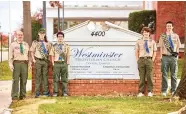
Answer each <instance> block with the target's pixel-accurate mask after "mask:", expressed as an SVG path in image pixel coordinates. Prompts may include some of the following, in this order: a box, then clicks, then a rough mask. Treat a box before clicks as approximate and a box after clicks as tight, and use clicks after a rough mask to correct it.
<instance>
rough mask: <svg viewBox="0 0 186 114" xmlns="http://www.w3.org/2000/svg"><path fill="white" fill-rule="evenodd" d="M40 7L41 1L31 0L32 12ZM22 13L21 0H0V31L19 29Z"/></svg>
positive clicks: (6, 31)
mask: <svg viewBox="0 0 186 114" xmlns="http://www.w3.org/2000/svg"><path fill="white" fill-rule="evenodd" d="M9 6H10V7H9ZM40 8H42V1H31V12H32V13H34V12H36V11H37V10H38V9H40ZM22 13H23V6H22V1H0V24H1V29H0V32H3V33H8V32H9V31H11V32H13V31H15V30H17V29H19V28H20V27H21V25H22V21H23V14H22Z"/></svg>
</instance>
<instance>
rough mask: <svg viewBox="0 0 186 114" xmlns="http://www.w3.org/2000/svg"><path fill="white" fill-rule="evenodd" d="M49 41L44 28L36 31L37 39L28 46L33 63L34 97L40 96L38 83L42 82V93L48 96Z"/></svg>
mask: <svg viewBox="0 0 186 114" xmlns="http://www.w3.org/2000/svg"><path fill="white" fill-rule="evenodd" d="M51 46H52V45H51V43H49V42H48V41H47V38H46V33H45V29H44V28H41V29H40V30H39V32H38V38H37V40H34V41H33V42H32V46H31V48H30V51H31V56H32V60H33V62H34V63H35V85H36V86H35V97H36V98H38V97H39V96H40V85H41V83H43V95H44V96H49V90H48V62H49V61H48V55H49V52H50V49H51Z"/></svg>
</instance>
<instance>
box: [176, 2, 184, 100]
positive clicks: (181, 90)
mask: <svg viewBox="0 0 186 114" xmlns="http://www.w3.org/2000/svg"><path fill="white" fill-rule="evenodd" d="M184 16H185V23H184V24H185V27H186V2H184ZM184 30H185V31H184V35H185V41H184V66H183V69H182V75H181V80H180V83H179V85H178V87H177V90H176V93H175V95H178V96H179V98H180V99H186V28H185V29H184Z"/></svg>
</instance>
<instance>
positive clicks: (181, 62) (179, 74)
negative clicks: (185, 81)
mask: <svg viewBox="0 0 186 114" xmlns="http://www.w3.org/2000/svg"><path fill="white" fill-rule="evenodd" d="M182 69H183V59H179V60H178V78H179V79H180V78H181V73H182Z"/></svg>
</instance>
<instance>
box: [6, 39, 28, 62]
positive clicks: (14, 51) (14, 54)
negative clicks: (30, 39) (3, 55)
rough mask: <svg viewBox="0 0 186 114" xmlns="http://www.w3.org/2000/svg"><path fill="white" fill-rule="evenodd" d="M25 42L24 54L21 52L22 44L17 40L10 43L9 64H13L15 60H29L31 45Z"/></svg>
mask: <svg viewBox="0 0 186 114" xmlns="http://www.w3.org/2000/svg"><path fill="white" fill-rule="evenodd" d="M22 43H23V54H22V53H21V52H20V44H19V43H18V42H17V41H15V42H12V43H11V44H10V49H9V65H10V66H11V65H13V61H14V60H28V51H29V45H28V43H26V42H24V41H23V42H22Z"/></svg>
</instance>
